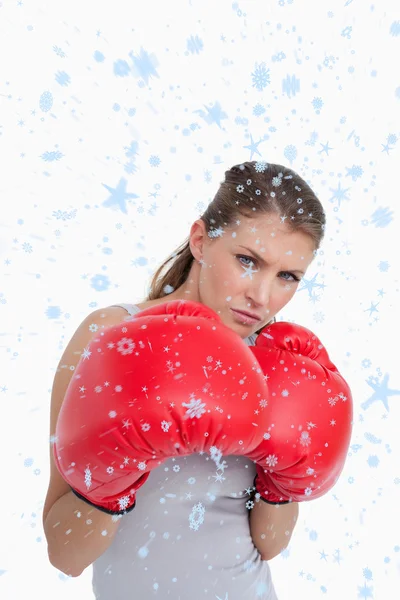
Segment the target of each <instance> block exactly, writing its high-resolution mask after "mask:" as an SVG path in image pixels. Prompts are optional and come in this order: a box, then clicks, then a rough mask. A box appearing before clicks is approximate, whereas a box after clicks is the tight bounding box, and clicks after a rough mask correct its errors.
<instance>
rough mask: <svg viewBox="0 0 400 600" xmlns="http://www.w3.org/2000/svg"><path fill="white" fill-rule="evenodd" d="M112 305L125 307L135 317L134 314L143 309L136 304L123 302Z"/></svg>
mask: <svg viewBox="0 0 400 600" xmlns="http://www.w3.org/2000/svg"><path fill="white" fill-rule="evenodd" d="M112 306H119V307H120V308H124V309H125V310H126V312H127V313H129V315H130V316H131V317H133V315H136V314H137V313H138V312H140V311H141V308H139V307H138V306H136V304H126V303H124V302H122V303H120V304H113V305H112Z"/></svg>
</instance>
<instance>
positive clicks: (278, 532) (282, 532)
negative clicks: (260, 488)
mask: <svg viewBox="0 0 400 600" xmlns="http://www.w3.org/2000/svg"><path fill="white" fill-rule="evenodd" d="M253 502H254V507H253V508H252V509H251V511H250V532H251V537H252V538H253V543H254V545H255V547H256V548H257V550H258V551H259V553H260V554H261V558H262V560H272V559H273V558H274V557H275V556H278V554H279V553H280V552H282V550H284V549H285V548H286V547H287V546H288V545H289V542H290V538H291V537H292V533H293V529H294V527H295V525H296V522H297V519H298V516H299V503H298V502H290V503H289V504H280V505H279V504H268V503H267V502H264V501H263V500H258V501H256V499H255V498H253Z"/></svg>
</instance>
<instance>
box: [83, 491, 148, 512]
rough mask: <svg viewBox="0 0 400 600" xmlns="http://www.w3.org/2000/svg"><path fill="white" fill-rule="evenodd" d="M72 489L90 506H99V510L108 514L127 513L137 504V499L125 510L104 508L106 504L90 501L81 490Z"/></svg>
mask: <svg viewBox="0 0 400 600" xmlns="http://www.w3.org/2000/svg"><path fill="white" fill-rule="evenodd" d="M71 491H72V492H73V493H74V494H75V496H77V497H78V498H79V499H80V500H83V501H84V502H86V504H89V505H90V506H94V508H97V510H101V512H104V513H106V514H108V515H126V514H127V513H129V512H131V510H133V509H134V508H135V506H136V500H135V502H134V503H133V504H132V506H130V507H129V508H126V509H125V510H110V509H108V508H104V506H97V504H93V502H90V501H89V500H88V499H87V498H85V497H84V496H82V495H81V494H80V493H79V492H77V491H76V490H74V489H73V488H71Z"/></svg>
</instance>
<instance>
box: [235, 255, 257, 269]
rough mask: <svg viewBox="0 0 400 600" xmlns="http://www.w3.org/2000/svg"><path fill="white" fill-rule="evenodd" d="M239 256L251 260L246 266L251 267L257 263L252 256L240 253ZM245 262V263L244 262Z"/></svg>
mask: <svg viewBox="0 0 400 600" xmlns="http://www.w3.org/2000/svg"><path fill="white" fill-rule="evenodd" d="M237 258H238V259H239V260H240V259H241V258H244V259H245V260H246V259H247V260H249V261H250V263H247V265H246V267H249V266H250V265H252V264H253V265H255V259H254V258H251V256H244V255H243V254H238V255H237ZM242 264H243V263H242Z"/></svg>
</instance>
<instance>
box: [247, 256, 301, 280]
mask: <svg viewBox="0 0 400 600" xmlns="http://www.w3.org/2000/svg"><path fill="white" fill-rule="evenodd" d="M236 258H238V259H239V261H241V260H242V259H243V258H244V260H248V261H250V262H249V263H247V264H246V265H245V266H246V267H250V266H251V265H254V266H255V265H256V262H257V261H256V259H255V258H252V257H251V256H245V255H244V254H237V255H236ZM241 264H243V263H241ZM282 275H289V277H291V279H287V278H286V277H283V281H288V282H289V283H290V282H293V281H300V279H299V278H298V277H297V276H296V275H294V273H289V272H288V271H283V272H282V273H280V276H281V277H282Z"/></svg>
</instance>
